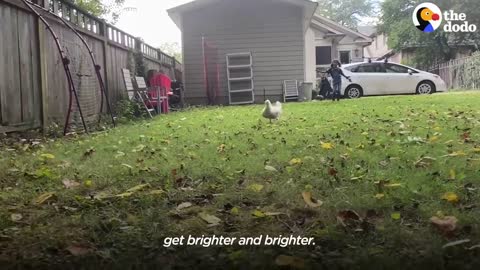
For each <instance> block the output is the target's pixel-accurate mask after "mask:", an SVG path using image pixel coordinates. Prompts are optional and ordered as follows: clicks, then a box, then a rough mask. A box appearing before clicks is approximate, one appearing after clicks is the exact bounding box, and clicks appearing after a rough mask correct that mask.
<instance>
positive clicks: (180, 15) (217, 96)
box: [168, 0, 317, 104]
mask: <svg viewBox="0 0 480 270" xmlns="http://www.w3.org/2000/svg"><path fill="white" fill-rule="evenodd" d="M316 7H317V3H314V2H311V1H308V0H241V1H239V0H196V1H194V2H190V3H187V4H185V5H181V6H178V7H175V8H173V9H170V10H168V13H169V15H170V17H171V18H172V19H173V21H174V22H175V23H176V25H177V26H178V27H179V28H180V30H181V31H182V44H183V66H184V73H183V74H184V83H185V98H186V100H187V102H189V103H191V104H229V77H230V78H231V77H232V76H233V77H235V75H232V74H233V73H236V78H238V79H236V80H237V81H236V82H235V83H236V84H237V85H241V84H244V83H245V82H246V81H245V79H243V81H242V78H248V77H249V76H250V74H249V73H250V71H249V69H248V68H249V67H248V61H247V62H245V61H243V62H242V59H238V60H240V61H239V62H238V65H236V66H235V67H237V68H239V69H235V70H234V69H227V56H228V55H233V56H232V57H235V56H234V55H240V56H242V55H243V56H245V55H248V54H251V63H252V65H251V70H253V76H252V77H253V87H252V88H253V93H254V97H255V98H254V102H255V103H261V102H263V101H264V95H265V96H266V98H268V99H271V100H273V101H276V100H282V93H283V81H284V80H298V81H303V80H304V79H305V31H306V30H307V29H308V27H309V25H310V21H311V18H312V16H313V14H314V12H315V9H316ZM243 60H245V59H243ZM230 65H232V63H230ZM242 65H243V66H242ZM242 68H243V70H242ZM227 70H229V71H230V74H229V73H228V72H227ZM230 83H231V84H233V83H232V82H230ZM231 84H230V86H231ZM247 84H248V83H247ZM249 87H250V86H248V85H244V86H239V88H240V89H241V88H249ZM242 94H245V96H244V97H242ZM238 98H240V99H242V98H245V100H247V101H248V99H249V98H248V93H239V96H238Z"/></svg>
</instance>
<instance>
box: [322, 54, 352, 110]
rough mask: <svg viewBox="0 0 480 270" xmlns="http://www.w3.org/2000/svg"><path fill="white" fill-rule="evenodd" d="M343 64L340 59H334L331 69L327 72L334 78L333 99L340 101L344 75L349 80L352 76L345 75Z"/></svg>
mask: <svg viewBox="0 0 480 270" xmlns="http://www.w3.org/2000/svg"><path fill="white" fill-rule="evenodd" d="M341 66H342V65H341V64H340V62H339V61H338V60H334V61H333V62H332V65H331V67H330V69H329V70H327V72H326V73H327V74H329V75H330V76H331V77H332V80H333V101H335V100H337V101H340V96H341V90H342V76H343V77H345V78H346V79H347V80H350V77H347V76H345V74H343V71H342V69H340V67H341Z"/></svg>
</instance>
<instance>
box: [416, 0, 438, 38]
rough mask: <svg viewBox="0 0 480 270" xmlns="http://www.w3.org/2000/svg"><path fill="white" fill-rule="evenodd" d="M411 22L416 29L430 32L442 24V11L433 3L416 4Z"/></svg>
mask: <svg viewBox="0 0 480 270" xmlns="http://www.w3.org/2000/svg"><path fill="white" fill-rule="evenodd" d="M412 19H413V24H415V26H416V27H417V29H418V30H420V31H423V32H425V33H431V32H433V31H435V30H436V29H437V28H439V27H440V25H441V24H442V19H443V17H442V11H441V10H440V8H439V7H438V6H437V5H435V4H433V3H423V4H420V5H418V6H417V7H416V8H415V10H414V11H413V16H412Z"/></svg>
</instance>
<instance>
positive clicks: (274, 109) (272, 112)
mask: <svg viewBox="0 0 480 270" xmlns="http://www.w3.org/2000/svg"><path fill="white" fill-rule="evenodd" d="M262 115H263V117H265V118H267V119H269V120H270V123H272V120H278V119H279V118H280V116H281V115H282V103H280V101H277V102H276V103H275V105H272V103H271V102H270V100H267V101H265V108H264V109H263V113H262Z"/></svg>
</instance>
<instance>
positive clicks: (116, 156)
mask: <svg viewBox="0 0 480 270" xmlns="http://www.w3.org/2000/svg"><path fill="white" fill-rule="evenodd" d="M123 156H125V153H124V152H121V151H118V152H117V154H116V155H115V158H121V157H123Z"/></svg>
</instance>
